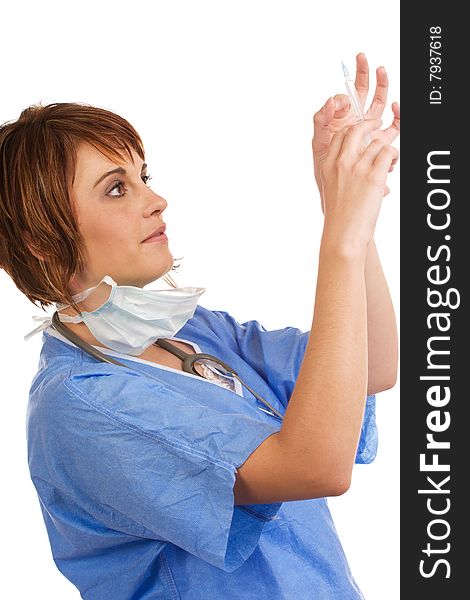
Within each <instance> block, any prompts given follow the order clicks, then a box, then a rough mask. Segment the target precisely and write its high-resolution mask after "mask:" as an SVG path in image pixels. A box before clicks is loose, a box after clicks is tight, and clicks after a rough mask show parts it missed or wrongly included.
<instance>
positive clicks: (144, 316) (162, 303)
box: [25, 275, 206, 356]
mask: <svg viewBox="0 0 470 600" xmlns="http://www.w3.org/2000/svg"><path fill="white" fill-rule="evenodd" d="M103 281H104V282H105V283H107V284H108V285H110V286H111V291H110V294H109V298H108V299H107V300H106V301H105V302H104V304H102V305H101V306H99V307H98V308H97V309H96V310H93V311H91V312H87V311H83V312H81V314H80V315H77V316H75V317H72V316H70V315H62V314H60V311H61V310H62V309H64V308H67V307H68V306H70V305H69V304H56V308H57V312H58V316H59V319H60V320H61V321H62V322H65V323H80V322H81V321H83V322H84V323H85V324H86V326H87V327H88V329H89V330H90V331H91V333H92V334H93V335H94V337H95V338H96V339H97V340H99V341H100V342H101V343H102V344H103V345H104V346H107V347H109V348H111V349H112V350H115V351H116V352H122V353H124V354H130V355H131V356H138V355H139V354H142V352H144V350H146V349H147V348H148V347H149V346H151V345H152V344H153V343H154V342H155V341H156V340H157V339H159V338H171V337H173V336H174V335H176V333H177V332H178V331H179V330H180V329H181V328H182V327H183V326H184V324H185V323H186V322H187V321H189V319H190V318H191V317H192V316H193V315H194V313H195V311H196V306H197V303H198V300H199V297H200V296H201V294H203V293H204V292H205V291H206V288H199V287H178V288H171V289H168V290H144V289H143V288H139V287H135V286H132V285H117V283H116V282H115V281H114V279H112V278H111V277H110V276H109V275H106V276H105V277H103V279H102V280H101V281H100V282H99V283H98V284H97V285H95V286H93V287H91V288H88V289H86V290H84V291H83V292H80V293H79V294H76V295H75V296H72V298H73V300H74V302H81V301H82V300H84V299H85V298H87V297H88V296H89V295H90V294H91V293H92V292H93V290H95V289H96V288H97V287H98V286H99V285H100V284H101V283H102V282H103ZM33 318H34V317H33ZM37 318H38V319H42V320H45V321H46V320H47V321H48V322H47V323H44V324H43V325H41V326H40V327H38V328H37V329H35V330H34V331H32V332H31V333H29V334H27V335H26V336H25V340H27V339H29V337H31V336H32V335H34V334H35V333H36V332H37V331H39V330H40V329H45V327H46V326H48V325H50V322H51V319H50V317H46V318H44V317H37Z"/></svg>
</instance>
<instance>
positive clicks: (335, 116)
mask: <svg viewBox="0 0 470 600" xmlns="http://www.w3.org/2000/svg"><path fill="white" fill-rule="evenodd" d="M376 75H377V84H376V89H375V94H374V98H373V100H372V103H371V105H370V106H369V108H368V109H367V111H366V110H365V103H366V100H367V94H368V92H369V65H368V63H367V58H366V56H365V54H364V53H362V52H361V53H359V54H358V55H357V57H356V78H355V81H354V84H355V87H356V90H357V95H358V98H359V102H360V104H361V108H362V110H363V113H364V117H365V119H373V118H375V117H381V116H382V114H383V112H384V110H385V106H386V102H387V94H388V77H387V73H386V71H385V68H384V67H379V68H378V69H377V71H376ZM392 112H393V121H392V123H391V125H390V126H389V127H387V128H386V129H383V130H381V129H376V130H375V131H371V132H370V133H369V139H370V140H375V139H377V140H379V141H381V142H383V143H384V144H391V143H392V142H393V140H394V139H395V138H396V137H397V135H398V134H399V133H400V106H399V104H398V102H394V103H393V104H392ZM354 122H355V115H354V111H353V110H352V107H351V106H350V102H349V98H348V96H347V95H346V94H336V95H335V96H334V97H332V98H330V99H329V100H328V101H327V102H326V103H325V105H324V106H323V107H322V108H321V109H320V110H319V111H317V112H316V113H315V115H314V117H313V125H314V134H313V140H312V150H313V165H314V173H315V179H316V182H317V185H318V188H319V190H320V196H321V201H322V210H323V212H325V211H324V206H323V197H322V189H321V182H320V174H319V170H320V166H321V164H322V162H323V161H324V159H325V157H326V155H327V153H328V149H329V146H330V143H331V140H332V137H333V135H334V134H335V133H337V132H338V131H340V130H341V129H343V128H344V127H346V126H348V125H352V124H353V123H354ZM395 162H396V160H394V161H393V162H392V164H391V165H390V170H393V166H394V164H395ZM388 191H389V190H388V187H387V186H385V187H384V195H386V194H387V193H388Z"/></svg>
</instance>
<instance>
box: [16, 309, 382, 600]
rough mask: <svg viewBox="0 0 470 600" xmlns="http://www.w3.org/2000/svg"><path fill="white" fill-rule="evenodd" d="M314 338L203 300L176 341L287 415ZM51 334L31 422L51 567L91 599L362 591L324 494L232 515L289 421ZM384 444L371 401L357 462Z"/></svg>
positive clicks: (322, 596)
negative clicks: (224, 366) (257, 462)
mask: <svg viewBox="0 0 470 600" xmlns="http://www.w3.org/2000/svg"><path fill="white" fill-rule="evenodd" d="M309 333H310V332H301V331H300V330H299V329H297V328H295V327H286V328H284V329H278V330H274V331H266V330H265V329H264V327H263V326H262V325H260V323H258V321H248V322H246V323H243V324H240V323H238V322H237V321H236V320H235V319H234V318H233V317H232V316H230V315H229V314H228V313H227V312H225V311H217V310H208V309H206V308H204V307H202V306H200V305H198V306H197V308H196V311H195V313H194V316H193V317H192V318H191V319H190V320H189V321H188V322H187V323H186V324H185V325H184V327H183V328H182V329H180V330H179V332H178V334H177V336H175V339H179V340H184V341H187V342H188V343H192V345H193V346H194V348H195V349H196V350H198V351H202V352H206V353H209V354H214V355H215V356H217V357H219V358H220V359H222V360H223V361H225V362H227V363H228V364H229V365H230V366H231V367H232V368H234V369H235V370H236V371H237V372H238V374H239V376H240V377H241V378H242V380H243V381H246V383H248V385H249V386H250V387H252V388H253V389H254V390H255V391H256V392H257V393H258V394H260V395H261V397H263V398H265V399H266V400H267V401H268V402H269V403H270V404H271V405H272V406H273V407H275V408H276V409H277V410H278V411H280V412H281V413H282V414H283V413H284V412H285V410H286V407H287V404H288V402H289V398H290V396H291V393H292V391H293V388H294V385H295V381H296V378H297V375H298V371H299V369H300V365H301V363H302V359H303V356H304V352H305V347H306V344H307V341H308V336H309ZM106 353H107V354H109V355H111V356H114V357H117V358H118V360H119V361H120V362H125V363H126V365H129V367H130V368H127V366H126V367H119V366H117V365H112V364H107V363H101V362H98V361H97V360H96V359H94V358H92V357H91V356H89V355H88V354H86V353H85V352H83V351H82V350H81V349H80V348H77V347H76V346H74V345H72V344H70V343H69V342H68V341H66V340H65V338H63V337H62V336H60V334H58V333H57V332H56V331H55V330H53V329H52V328H49V329H47V330H45V331H44V333H43V347H42V350H41V355H40V360H39V369H38V372H37V374H36V375H35V377H34V379H33V381H32V384H31V389H30V395H29V403H28V410H27V417H26V426H27V443H28V459H29V469H30V473H31V479H32V481H33V484H34V486H35V488H36V490H37V493H38V497H39V502H40V507H41V511H42V514H43V518H44V522H45V525H46V528H47V532H48V536H49V541H50V545H51V550H52V555H53V558H54V562H55V564H56V565H57V567H58V569H59V570H60V571H61V573H62V574H63V575H64V576H65V577H66V578H67V579H68V580H70V581H71V582H72V583H73V584H74V585H75V586H76V587H77V588H78V590H79V591H80V594H81V597H82V598H85V599H87V600H88V599H89V600H111V599H112V600H130V599H132V600H144V599H145V600H150V599H152V600H154V599H157V598H158V599H159V600H160V599H165V600H167V599H168V600H177V599H181V600H199V599H200V600H213V599H214V600H215V599H219V598H220V599H224V600H230V599H237V600H239V599H240V598H244V599H245V600H250V599H256V600H259V599H260V598H270V599H272V600H284V599H286V600H287V599H288V600H292V599H295V598H302V599H312V600H313V599H315V600H326V599H328V600H349V599H351V600H352V599H355V600H356V599H358V598H363V596H362V594H361V592H360V590H359V588H358V586H357V585H356V583H355V581H354V579H353V577H352V575H351V573H350V570H349V567H348V564H347V561H346V557H345V555H344V552H343V549H342V547H341V544H340V541H339V539H338V536H337V533H336V530H335V527H334V524H333V521H332V518H331V515H330V512H329V510H328V506H327V501H326V499H325V498H318V499H311V500H300V501H289V502H280V503H273V504H250V505H241V506H234V495H233V486H234V483H235V474H236V471H237V467H239V466H240V465H241V464H243V463H244V462H245V460H246V459H247V458H248V456H249V455H250V454H251V453H252V452H253V451H254V450H255V449H256V448H257V447H258V446H259V445H260V444H261V443H262V442H263V440H265V439H266V438H267V437H268V436H269V435H271V434H272V433H274V432H276V431H279V430H280V428H281V424H282V423H281V421H280V420H279V419H278V418H277V417H275V416H272V415H269V414H267V413H266V412H265V410H263V407H264V408H265V406H264V404H262V403H261V402H260V401H259V400H257V399H256V397H255V396H253V395H252V394H251V393H250V392H249V391H248V390H247V389H246V388H245V387H242V388H240V387H239V386H237V388H236V389H235V390H232V391H231V390H230V389H226V388H224V387H221V386H220V385H218V384H217V383H214V382H211V381H207V380H204V379H202V378H200V377H198V376H196V375H191V374H187V373H183V372H181V371H178V370H176V369H172V368H169V367H163V366H159V365H155V364H154V363H151V362H148V361H143V360H141V359H138V358H135V357H129V356H127V355H123V354H120V353H117V352H113V351H111V350H109V351H108V350H106ZM376 450H377V430H376V424H375V395H372V396H368V397H367V402H366V411H365V415H364V421H363V427H362V433H361V438H360V442H359V446H358V451H357V456H356V462H359V463H369V462H371V461H372V460H373V459H374V458H375V454H376Z"/></svg>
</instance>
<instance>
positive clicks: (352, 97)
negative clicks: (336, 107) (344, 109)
mask: <svg viewBox="0 0 470 600" xmlns="http://www.w3.org/2000/svg"><path fill="white" fill-rule="evenodd" d="M341 65H342V67H343V73H344V83H345V85H346V91H347V92H348V96H349V101H350V102H351V106H352V109H353V111H354V115H355V117H356V123H359V122H360V121H364V113H363V112H362V108H361V103H360V102H359V97H358V95H357V90H356V86H355V85H354V81H353V80H352V79H351V77H350V75H349V71H348V69H347V67H346V65H345V64H344V61H341ZM366 144H367V145H369V144H370V139H369V136H368V135H367V134H366Z"/></svg>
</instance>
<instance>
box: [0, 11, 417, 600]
mask: <svg viewBox="0 0 470 600" xmlns="http://www.w3.org/2000/svg"><path fill="white" fill-rule="evenodd" d="M327 4H328V6H325V5H327ZM1 19H2V36H1V38H0V55H1V56H2V57H3V59H2V93H1V99H0V122H2V123H3V122H5V121H9V120H16V119H17V118H18V116H19V114H20V112H21V110H22V109H23V108H25V107H26V106H28V105H30V104H33V103H36V102H42V103H43V104H46V103H49V102H61V101H77V102H86V103H89V104H96V105H98V106H102V107H105V108H108V109H110V110H113V111H114V112H117V113H119V114H120V115H122V116H123V117H125V118H126V119H128V120H129V121H130V122H131V123H132V124H133V125H134V126H135V127H136V129H137V131H138V132H139V133H140V134H141V136H142V138H143V142H144V145H145V148H146V158H147V163H148V164H149V169H148V172H149V173H150V174H151V175H152V176H153V179H152V182H151V184H152V187H153V189H154V190H155V191H157V192H158V193H159V194H161V195H162V196H164V197H165V198H166V199H167V200H168V208H167V210H166V212H165V213H164V220H165V222H166V223H167V226H168V228H167V234H168V237H169V244H170V249H171V251H172V253H173V256H174V257H181V256H184V259H183V260H182V265H181V267H180V270H179V272H177V273H176V274H174V275H173V276H174V279H175V281H176V282H177V283H178V284H179V285H195V286H202V287H206V288H207V291H206V292H205V294H204V295H203V296H202V298H201V301H200V303H201V304H202V305H203V306H205V307H206V308H209V309H220V310H227V311H228V312H229V313H231V314H232V315H233V316H234V317H235V318H236V319H237V320H238V321H239V322H243V321H246V320H249V319H257V320H258V321H260V322H261V323H262V324H263V325H264V326H265V327H266V329H277V328H281V327H286V326H288V325H292V326H296V327H299V328H300V329H301V330H302V331H306V330H308V329H310V326H311V319H312V314H313V306H314V294H315V285H316V277H317V264H318V263H317V258H318V250H319V242H320V236H321V231H322V221H323V215H322V212H321V207H320V199H319V194H318V191H317V189H316V185H315V180H314V176H313V168H312V156H311V137H312V118H313V114H314V112H316V111H317V110H318V109H319V108H320V107H321V106H322V105H323V103H324V102H325V101H326V99H327V98H328V97H329V96H330V95H334V94H336V93H343V92H344V83H343V79H342V73H341V64H340V56H339V50H338V45H339V47H341V49H342V54H343V58H344V60H345V62H346V64H347V65H348V66H349V70H350V71H353V69H354V67H355V55H356V54H357V53H358V52H361V51H362V52H365V54H366V56H367V57H368V60H369V64H370V68H371V91H370V96H369V102H370V101H371V99H372V94H373V88H374V85H375V69H376V68H377V67H378V66H380V65H384V66H385V67H386V68H387V72H388V75H389V79H390V90H389V99H388V103H387V104H388V106H387V109H386V111H385V113H384V117H383V118H384V126H388V125H389V124H390V123H391V120H392V112H391V108H390V107H391V103H392V102H393V101H395V100H397V101H399V100H400V97H399V76H400V74H399V3H398V2H397V1H395V2H392V3H390V2H387V3H386V2H384V1H383V0H382V1H379V2H378V1H377V0H375V1H372V0H366V1H363V2H356V3H350V2H347V1H345V0H336V1H335V2H330V3H326V2H322V3H320V2H306V1H304V2H302V1H292V0H290V1H289V2H287V1H285V2H268V1H266V2H262V1H253V0H251V1H247V0H244V1H240V0H239V1H238V2H227V1H220V0H219V1H217V0H212V1H209V0H199V1H197V2H193V1H191V0H186V1H172V2H161V1H153V2H143V1H142V0H134V1H132V2H122V1H114V2H109V1H100V2H97V1H96V0H95V1H93V2H90V1H89V0H81V2H80V3H70V2H52V1H45V2H21V1H19V2H16V3H15V4H13V3H9V4H8V6H5V5H3V8H2V11H1ZM395 145H396V146H397V147H399V140H397V141H396V142H395ZM399 164H400V163H398V165H397V167H396V168H395V170H394V171H393V173H392V174H391V175H390V176H389V180H388V185H389V187H390V189H391V193H390V194H389V195H388V196H386V197H385V198H384V200H383V203H382V210H381V213H380V216H379V220H378V224H377V228H376V236H375V239H376V244H377V247H378V250H379V255H380V257H381V260H382V265H383V269H384V272H385V275H386V277H387V280H388V283H389V287H390V292H391V295H392V299H393V302H394V306H395V311H396V316H397V320H398V321H399V316H400V312H399V308H400V307H399V294H400V289H399V172H400V168H399ZM0 290H1V294H0V299H1V330H2V344H1V349H0V360H1V365H2V397H1V399H2V410H3V418H2V421H3V427H2V435H1V436H0V439H1V442H0V443H1V448H0V449H1V454H0V456H1V468H2V479H3V485H2V493H1V495H0V503H1V514H2V544H1V550H0V551H1V553H2V557H1V564H2V580H1V582H0V595H1V596H3V597H10V598H13V597H15V598H20V597H21V598H23V597H24V598H32V597H34V598H38V599H43V598H44V599H46V598H47V600H54V599H60V600H68V599H76V598H79V594H78V592H77V590H76V589H75V588H74V586H73V585H72V584H71V583H70V582H68V581H67V580H66V579H65V578H64V577H63V576H62V575H61V574H60V572H59V571H58V570H57V568H56V567H55V565H54V563H53V560H52V555H51V551H50V547H49V543H48V538H47V534H46V530H45V526H44V523H43V521H42V516H41V513H40V508H39V503H38V499H37V496H36V492H35V489H34V487H33V485H32V483H31V481H30V479H29V472H28V465H27V459H26V440H25V413H26V406H27V396H28V390H29V386H30V383H31V380H32V378H33V376H34V374H35V372H36V369H37V363H38V357H39V352H40V347H41V334H39V335H37V336H35V337H33V338H32V339H31V340H29V341H28V342H25V341H24V340H23V336H24V335H25V334H26V333H27V332H29V331H30V330H32V329H33V328H34V327H35V323H34V322H33V321H32V319H31V316H32V315H33V314H38V315H39V314H43V313H42V311H41V310H40V309H39V308H36V307H35V306H33V305H32V304H31V303H30V302H29V301H28V300H27V299H26V297H25V296H23V295H22V294H21V293H20V292H19V290H18V289H17V288H16V287H15V286H14V284H13V282H12V281H11V279H10V278H9V277H8V276H7V275H6V274H5V273H4V272H0ZM49 312H51V311H49ZM410 400H411V399H410ZM377 421H378V427H379V434H380V443H379V452H378V456H377V459H376V461H375V462H374V463H373V464H371V465H367V466H366V465H357V466H356V467H355V469H354V474H353V482H352V486H351V488H350V490H349V491H348V492H347V494H345V495H343V496H340V497H337V498H332V499H331V500H330V502H329V504H330V507H331V509H332V512H333V515H334V518H335V522H336V526H337V529H338V531H339V535H340V538H341V540H342V543H343V546H344V549H345V552H346V555H347V557H348V559H349V563H350V566H351V570H352V572H353V575H354V576H355V578H356V580H357V582H358V584H359V586H360V587H361V589H362V591H363V593H364V595H365V598H366V599H368V600H396V599H397V598H398V597H399V592H398V589H399V384H397V385H396V386H395V387H394V388H393V389H392V390H388V391H385V392H382V393H380V394H378V395H377ZM208 600H209V599H208ZM338 600H341V599H338Z"/></svg>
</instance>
